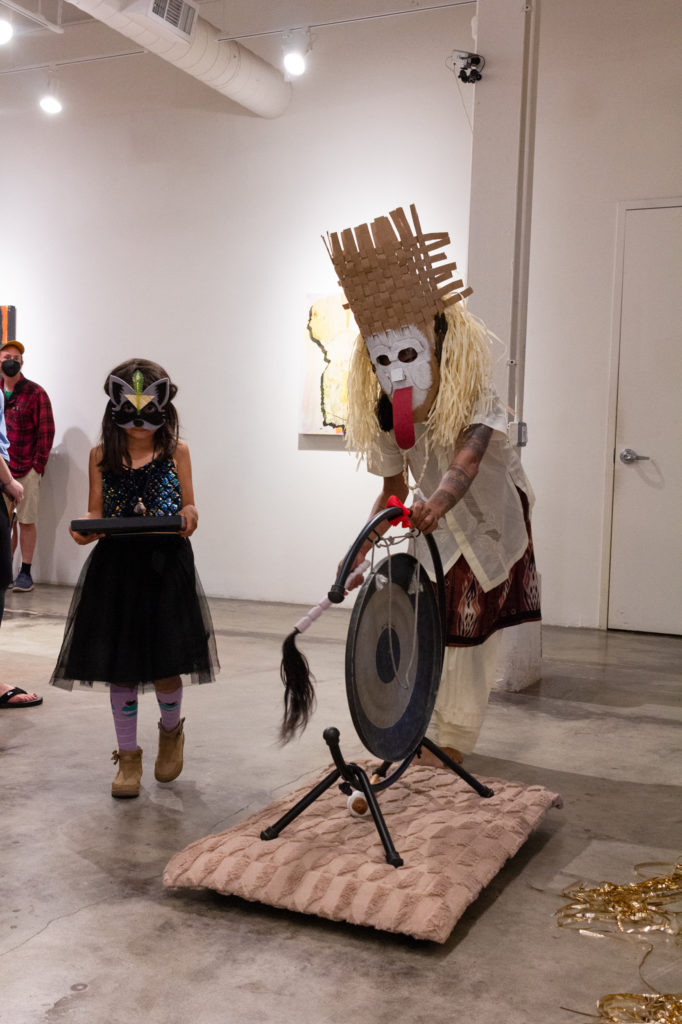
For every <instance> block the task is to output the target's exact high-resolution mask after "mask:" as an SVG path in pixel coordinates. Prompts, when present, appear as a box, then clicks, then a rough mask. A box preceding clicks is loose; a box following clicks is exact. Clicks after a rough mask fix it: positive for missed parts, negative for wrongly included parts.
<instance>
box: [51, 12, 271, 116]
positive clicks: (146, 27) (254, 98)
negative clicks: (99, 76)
mask: <svg viewBox="0 0 682 1024" xmlns="http://www.w3.org/2000/svg"><path fill="white" fill-rule="evenodd" d="M69 2H70V3H72V4H73V5H74V6H75V7H78V9H79V10H81V11H85V13H86V14H89V15H91V16H92V17H93V18H96V19H97V21H101V22H103V23H104V24H105V25H108V26H109V27H110V28H113V29H115V31H116V32H119V33H120V34H121V35H123V36H127V37H128V39H133V40H134V41H135V42H136V43H138V45H139V46H142V47H144V49H145V50H149V52H150V53H155V54H156V55H157V56H158V57H161V58H162V59H163V60H166V61H168V62H169V63H170V64H174V65H175V66H176V67H177V68H180V70H182V71H185V72H187V74H188V75H192V77H194V78H197V79H198V80H199V81H200V82H203V83H204V84H205V85H208V86H210V88H212V89H215V90H216V91H217V92H219V93H222V94H223V96H227V97H228V98H229V99H231V100H234V102H235V103H238V104H239V105H240V106H242V107H244V108H245V109H246V110H250V111H252V113H254V114H259V115H260V116H261V117H279V116H280V114H283V113H284V111H285V110H286V108H287V107H288V105H289V101H290V99H291V85H290V84H289V83H288V82H285V81H284V78H283V76H282V74H281V72H280V71H279V70H278V69H277V68H275V67H273V65H272V64H268V63H267V61H264V60H262V58H260V57H258V56H256V54H255V53H252V52H251V50H247V49H246V47H245V46H242V45H241V43H238V42H234V41H233V42H229V41H222V42H221V41H220V38H219V36H220V33H219V31H218V29H217V28H215V27H214V26H213V25H211V24H210V23H209V22H207V21H205V20H204V19H203V18H197V20H196V24H195V27H194V31H193V33H192V38H191V39H190V40H189V41H187V40H184V39H179V38H177V37H176V36H174V35H172V34H166V33H164V31H163V30H159V29H157V27H156V25H155V24H154V22H152V21H151V19H149V18H145V17H144V15H143V14H137V13H136V14H131V15H129V14H128V13H126V12H125V11H122V10H120V8H119V6H118V4H117V3H116V2H115V0H69Z"/></svg>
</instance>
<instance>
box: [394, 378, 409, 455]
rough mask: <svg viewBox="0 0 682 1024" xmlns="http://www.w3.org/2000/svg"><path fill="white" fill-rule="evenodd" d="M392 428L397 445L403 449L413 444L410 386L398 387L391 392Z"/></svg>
mask: <svg viewBox="0 0 682 1024" xmlns="http://www.w3.org/2000/svg"><path fill="white" fill-rule="evenodd" d="M393 429H394V430H395V439H396V441H397V442H398V446H399V447H400V448H402V449H403V451H406V450H407V449H408V448H412V446H413V445H414V419H413V418H412V388H398V390H397V391H394V392H393Z"/></svg>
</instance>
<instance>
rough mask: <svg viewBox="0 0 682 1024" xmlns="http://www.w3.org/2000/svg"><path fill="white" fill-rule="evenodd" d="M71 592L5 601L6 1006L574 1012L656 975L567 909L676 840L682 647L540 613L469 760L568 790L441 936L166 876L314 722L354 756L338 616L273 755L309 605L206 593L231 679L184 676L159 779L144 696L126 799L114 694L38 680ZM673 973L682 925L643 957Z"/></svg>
mask: <svg viewBox="0 0 682 1024" xmlns="http://www.w3.org/2000/svg"><path fill="white" fill-rule="evenodd" d="M69 597H70V591H69V590H68V588H58V587H47V586H44V587H37V588H36V590H35V591H34V592H33V593H31V594H22V595H19V594H16V595H12V594H9V595H8V600H7V605H8V608H7V613H6V617H5V621H4V623H3V626H2V630H1V632H0V651H1V662H0V678H2V680H3V681H5V682H11V683H15V684H18V685H22V686H23V687H24V688H25V689H27V690H31V689H36V690H38V691H39V693H40V694H41V695H42V696H43V697H44V704H43V705H42V707H40V708H36V709H34V710H23V711H12V712H0V755H1V761H0V770H1V773H2V790H1V791H0V807H1V808H2V817H1V819H0V820H1V821H2V828H1V830H0V836H1V840H2V853H1V855H0V1021H2V1024H60V1022H68V1024H81V1022H83V1024H85V1022H87V1024H128V1022H133V1021H134V1022H145V1024H217V1022H221V1024H271V1022H272V1024H279V1022H290V1021H294V1022H296V1024H394V1022H396V1021H401V1022H405V1024H422V1022H424V1024H425V1022H427V1021H428V1022H432V1021H436V1022H446V1021H447V1022H450V1021H461V1022H466V1024H493V1022H494V1024H564V1022H566V1024H568V1022H570V1021H575V1020H579V1019H580V1018H579V1017H577V1016H576V1014H575V1012H571V1011H581V1012H582V1013H588V1014H590V1013H592V1014H594V1013H595V1012H596V1010H595V1006H596V1000H597V999H598V998H599V997H600V996H602V995H604V994H606V993H609V992H626V991H631V992H638V991H639V992H643V991H646V988H645V987H644V984H643V982H642V980H641V978H640V976H639V973H638V969H639V964H640V960H641V958H642V956H643V954H644V952H645V951H646V947H645V946H642V945H641V944H639V943H638V942H636V941H633V940H632V939H626V940H621V941H618V940H617V939H614V938H602V939H594V938H592V937H590V936H583V935H580V934H578V933H577V932H574V931H569V930H566V929H561V928H559V927H557V924H556V920H555V918H554V916H553V915H554V912H555V911H556V910H557V909H558V908H559V907H560V906H562V904H563V903H565V902H566V901H565V900H564V899H562V896H561V890H562V888H563V887H564V886H565V885H567V884H568V883H569V882H571V881H573V880H575V879H577V878H579V879H582V880H584V881H586V882H593V883H598V882H600V881H603V880H610V881H623V882H625V881H631V880H632V879H633V875H632V867H633V865H634V864H636V863H639V862H642V861H662V862H670V861H671V860H674V859H675V858H677V857H679V856H680V854H681V853H682V824H681V811H682V769H681V766H680V752H681V749H682V742H681V738H682V691H681V689H680V665H681V662H682V658H681V654H682V642H681V641H679V640H676V639H672V638H669V637H652V636H647V635H637V634H613V633H610V634H609V633H602V632H597V631H592V630H579V629H559V628H553V627H545V629H544V631H543V646H544V661H543V666H544V668H543V678H542V681H541V682H540V683H538V684H536V685H535V686H533V687H532V688H531V689H530V690H526V691H525V692H524V693H516V694H514V693H504V694H503V693H496V694H494V695H493V698H492V701H491V706H490V709H489V713H488V717H487V720H486V724H485V727H484V731H483V734H482V736H481V739H480V741H479V746H478V748H477V752H476V754H474V755H472V756H471V757H470V758H468V759H467V765H468V767H470V768H471V770H472V771H474V772H479V773H481V774H483V775H490V776H493V777H495V776H497V777H500V778H507V779H519V780H522V781H524V782H528V783H541V784H543V785H545V786H546V787H548V788H549V789H552V790H555V791H557V792H559V793H561V794H562V796H563V798H564V808H563V810H551V811H549V812H548V813H547V815H546V816H545V818H544V819H543V822H542V824H541V826H540V827H539V828H538V829H537V831H536V832H534V833H533V834H532V836H531V838H530V839H529V841H528V842H527V843H526V844H525V846H523V847H522V849H521V851H520V852H519V853H518V854H517V856H516V857H514V858H513V860H511V861H509V862H508V863H507V865H506V866H505V867H504V868H503V870H502V871H501V872H500V874H499V875H498V876H497V877H496V878H495V880H494V881H493V883H492V884H491V885H490V886H489V887H488V888H487V889H486V890H485V891H484V892H483V893H482V894H481V895H480V897H479V898H478V900H476V902H475V903H474V904H473V905H472V906H471V907H470V908H469V910H468V911H467V912H466V913H465V915H464V916H463V918H462V919H461V920H460V922H459V923H458V925H457V927H456V928H455V930H454V932H453V934H452V936H451V938H450V939H449V941H448V942H447V943H446V944H445V945H443V946H437V945H432V944H428V943H420V942H416V941H414V940H411V939H409V938H407V937H400V936H395V935H389V934H383V933H380V932H376V931H373V930H371V929H363V928H357V927H352V926H346V925H339V924H333V923H331V922H328V921H323V920H320V919H317V918H312V917H304V916H300V915H295V914H292V913H287V912H283V911H276V910H273V909H270V908H268V907H266V906H262V905H260V904H249V903H244V902H241V901H239V900H237V899H233V898H226V897H221V896H218V895H214V894H211V893H206V894H199V895H195V894H192V893H184V894H182V895H178V894H173V893H169V892H167V891H166V890H165V889H164V888H163V885H162V882H161V875H162V871H163V868H164V866H165V864H166V863H167V861H168V860H169V858H170V857H171V855H172V854H173V853H175V852H176V851H177V850H180V849H182V848H183V847H185V846H186V845H187V844H188V843H189V842H191V841H193V840H194V839H197V838H200V837H201V836H204V835H207V834H208V833H211V832H217V831H222V830H224V829H226V828H228V827H229V826H230V825H232V824H234V823H236V822H238V821H239V820H241V819H242V818H244V817H246V816H248V815H249V814H250V813H252V812H253V811H255V810H257V809H259V808H260V807H262V806H265V805H266V804H267V803H268V802H270V800H271V799H272V798H273V796H274V795H275V794H281V793H286V792H287V791H288V790H290V789H292V788H294V787H295V786H296V785H298V784H299V783H300V782H301V781H305V780H306V778H308V777H312V775H313V774H315V773H317V772H318V771H319V770H320V769H322V768H324V767H325V766H326V765H327V763H328V756H327V749H326V747H325V745H324V743H323V741H322V738H321V734H322V730H323V728H324V727H325V726H327V725H336V726H338V727H339V729H340V730H341V737H342V750H343V752H344V754H345V755H346V756H347V757H353V756H358V755H360V754H362V749H361V747H360V745H359V742H358V741H357V739H355V734H354V731H353V728H352V725H351V723H350V718H349V714H348V710H347V706H346V701H345V691H344V684H343V659H344V643H345V636H346V631H347V625H348V612H347V611H346V610H345V609H334V610H332V611H330V612H328V613H327V615H325V616H323V617H322V619H321V620H320V621H319V622H317V623H316V624H315V626H314V627H313V629H312V630H311V631H310V633H309V634H307V636H306V638H305V640H304V642H303V644H301V646H302V647H303V648H304V649H305V650H306V652H307V654H308V656H309V658H310V661H311V665H312V668H313V670H314V672H315V674H316V675H317V678H318V710H317V712H316V714H315V717H314V720H313V722H312V725H311V726H310V727H309V729H308V731H307V732H306V733H305V735H304V736H303V737H302V738H301V740H300V741H297V742H295V743H292V744H290V745H289V746H288V747H287V748H284V749H281V748H280V747H279V746H278V744H277V742H276V730H277V725H278V721H279V715H280V706H281V683H280V680H279V674H278V669H279V661H280V650H281V642H282V639H283V637H284V636H285V635H286V634H287V633H288V632H289V631H290V629H291V627H292V625H293V623H294V622H295V621H296V620H297V619H298V617H299V615H300V612H301V609H300V608H297V607H295V606H291V605H275V604H256V603H251V602H239V601H213V602H212V609H213V613H214V621H215V625H216V633H217V637H218V642H219V650H220V657H221V661H222V665H223V669H222V673H221V676H220V679H219V680H218V682H216V683H215V684H214V685H212V686H202V687H190V688H187V690H186V696H185V704H184V713H185V714H186V716H187V722H186V732H187V746H186V763H185V771H184V772H183V774H182V776H181V777H180V778H179V779H178V780H177V781H176V782H175V783H174V784H172V785H170V786H161V785H159V784H158V783H156V782H155V781H154V778H153V760H154V747H155V740H156V721H157V717H158V714H157V708H156V702H155V700H154V697H153V695H146V696H145V697H144V698H143V699H142V701H141V707H140V744H141V746H142V747H143V748H144V750H145V775H144V778H143V785H144V790H143V794H142V795H141V797H140V798H139V799H138V800H134V801H114V800H112V799H111V797H110V795H109V792H110V783H111V779H112V776H113V771H114V769H113V766H112V764H111V762H110V760H109V756H110V752H111V750H112V749H113V747H114V745H115V742H114V733H113V727H112V724H111V718H110V710H109V703H108V695H107V694H106V692H95V693H80V692H74V693H67V692H64V691H62V690H57V689H54V688H52V687H48V685H47V679H48V678H49V675H50V672H51V669H52V665H53V662H54V660H55V656H56V652H57V650H58V647H59V644H60V641H61V634H62V629H63V621H64V614H65V610H66V607H67V604H68V600H69ZM643 973H644V976H645V978H646V979H647V980H648V981H649V982H650V983H651V984H652V985H654V986H658V987H659V988H660V990H661V991H667V992H670V991H682V969H681V968H680V963H679V948H678V952H677V959H676V958H675V956H674V950H673V949H672V947H671V946H670V944H669V941H668V940H666V939H664V938H658V939H655V940H654V950H653V952H652V954H651V956H650V957H649V958H648V960H647V962H646V964H645V967H644V968H643Z"/></svg>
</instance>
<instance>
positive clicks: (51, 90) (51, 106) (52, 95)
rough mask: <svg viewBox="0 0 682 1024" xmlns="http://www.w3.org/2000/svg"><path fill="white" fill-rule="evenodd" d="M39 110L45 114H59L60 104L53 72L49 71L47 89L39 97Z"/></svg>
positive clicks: (60, 110)
mask: <svg viewBox="0 0 682 1024" xmlns="http://www.w3.org/2000/svg"><path fill="white" fill-rule="evenodd" d="M39 103H40V109H41V110H43V111H44V112H45V113H46V114H61V112H62V109H63V108H62V102H61V100H60V99H59V95H58V90H57V81H56V77H55V74H54V70H52V71H50V74H49V75H48V79H47V89H46V90H45V92H44V93H43V95H42V96H41V97H40V100H39Z"/></svg>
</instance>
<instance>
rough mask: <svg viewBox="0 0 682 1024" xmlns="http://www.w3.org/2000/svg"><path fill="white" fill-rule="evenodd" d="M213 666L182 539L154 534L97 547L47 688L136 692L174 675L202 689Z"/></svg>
mask: <svg viewBox="0 0 682 1024" xmlns="http://www.w3.org/2000/svg"><path fill="white" fill-rule="evenodd" d="M219 667H220V666H219V664H218V656H217V652H216V645H215V638H214V635H213V624H212V622H211V614H210V612H209V609H208V603H207V601H206V597H205V595H204V592H203V590H202V588H201V584H200V583H199V579H198V577H197V574H196V572H195V569H194V555H193V553H192V546H191V544H190V542H189V540H187V539H186V538H184V537H177V536H172V535H166V534H154V535H151V536H150V535H147V536H142V535H138V536H120V537H104V538H102V539H101V540H99V541H97V544H96V545H95V549H94V550H93V552H92V554H91V555H90V557H89V558H88V560H87V562H86V563H85V565H84V566H83V570H82V572H81V574H80V578H79V580H78V583H77V585H76V589H75V592H74V595H73V599H72V601H71V607H70V608H69V614H68V618H67V622H66V628H65V631H64V641H63V643H62V649H61V651H60V653H59V659H58V661H57V665H56V667H55V670H54V673H53V675H52V679H51V680H50V682H51V683H52V684H53V685H54V686H60V687H62V688H63V689H65V690H71V689H72V688H73V684H74V681H78V682H79V683H80V685H82V686H92V685H93V684H94V683H97V682H99V683H118V684H119V685H129V686H134V685H138V686H140V688H141V689H143V690H144V689H145V687H150V686H151V683H152V682H153V680H155V679H166V678H167V677H169V676H175V675H185V676H190V677H191V682H193V683H208V682H211V680H213V679H214V678H215V673H216V671H217V670H218V668H219Z"/></svg>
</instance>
